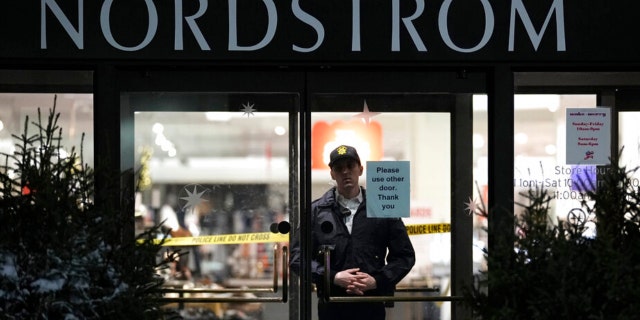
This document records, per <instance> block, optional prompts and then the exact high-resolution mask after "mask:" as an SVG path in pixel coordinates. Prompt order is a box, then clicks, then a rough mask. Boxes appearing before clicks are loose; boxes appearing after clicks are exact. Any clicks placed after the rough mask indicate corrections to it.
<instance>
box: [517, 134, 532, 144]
mask: <svg viewBox="0 0 640 320" xmlns="http://www.w3.org/2000/svg"><path fill="white" fill-rule="evenodd" d="M513 140H514V141H515V142H516V143H517V144H525V143H527V141H529V136H527V134H526V133H522V132H519V133H516V135H515V136H514V137H513Z"/></svg>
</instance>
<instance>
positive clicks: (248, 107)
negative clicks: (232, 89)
mask: <svg viewBox="0 0 640 320" xmlns="http://www.w3.org/2000/svg"><path fill="white" fill-rule="evenodd" d="M253 106H254V104H253V103H251V102H247V104H244V103H243V104H242V108H240V111H242V112H243V113H242V115H243V116H244V115H245V114H246V115H247V118H249V117H250V116H252V115H253V113H254V112H256V111H258V110H256V109H254V108H253Z"/></svg>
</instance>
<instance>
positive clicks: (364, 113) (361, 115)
mask: <svg viewBox="0 0 640 320" xmlns="http://www.w3.org/2000/svg"><path fill="white" fill-rule="evenodd" d="M379 114H380V112H369V106H368V105H367V100H365V101H364V107H363V110H362V112H360V113H358V114H356V115H354V116H353V117H354V118H360V119H362V121H364V123H366V124H369V122H371V118H373V117H375V116H377V115H379Z"/></svg>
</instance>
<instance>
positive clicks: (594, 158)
mask: <svg viewBox="0 0 640 320" xmlns="http://www.w3.org/2000/svg"><path fill="white" fill-rule="evenodd" d="M609 157H611V109H609V108H568V109H567V164H580V165H586V164H593V165H603V164H608V163H609V160H610V159H609Z"/></svg>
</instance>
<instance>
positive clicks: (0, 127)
mask: <svg viewBox="0 0 640 320" xmlns="http://www.w3.org/2000/svg"><path fill="white" fill-rule="evenodd" d="M2 129H4V123H3V122H2V120H0V131H2Z"/></svg>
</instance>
